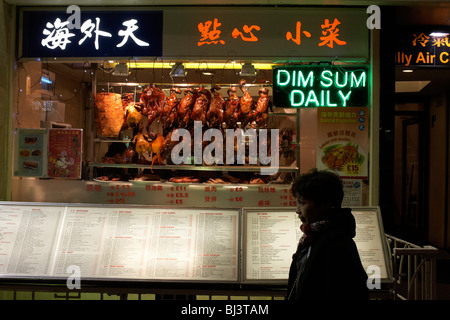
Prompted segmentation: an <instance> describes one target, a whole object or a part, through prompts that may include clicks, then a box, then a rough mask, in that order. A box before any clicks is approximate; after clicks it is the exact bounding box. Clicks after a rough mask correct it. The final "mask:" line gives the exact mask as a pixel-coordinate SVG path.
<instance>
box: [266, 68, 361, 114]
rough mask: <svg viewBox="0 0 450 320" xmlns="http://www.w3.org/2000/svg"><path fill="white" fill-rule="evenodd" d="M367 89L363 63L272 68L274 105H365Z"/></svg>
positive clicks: (289, 106)
mask: <svg viewBox="0 0 450 320" xmlns="http://www.w3.org/2000/svg"><path fill="white" fill-rule="evenodd" d="M368 92H369V90H368V73H367V67H366V66H352V67H342V66H340V67H337V66H331V65H327V66H309V65H307V66H285V67H275V68H274V69H273V102H274V105H275V106H277V107H282V108H317V107H366V106H367V105H368V96H369V95H368Z"/></svg>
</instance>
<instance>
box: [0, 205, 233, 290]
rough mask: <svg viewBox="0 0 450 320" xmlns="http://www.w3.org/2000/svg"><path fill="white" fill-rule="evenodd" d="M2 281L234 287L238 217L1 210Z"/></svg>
mask: <svg viewBox="0 0 450 320" xmlns="http://www.w3.org/2000/svg"><path fill="white" fill-rule="evenodd" d="M0 209H1V210H3V211H2V212H1V213H2V214H1V216H0V235H1V236H0V237H3V238H1V239H2V240H0V277H1V276H23V275H33V276H39V277H56V278H67V277H68V276H69V275H71V273H70V272H69V271H68V270H69V269H70V268H71V267H72V266H76V267H78V268H79V270H80V272H81V277H82V279H83V278H84V279H98V278H115V279H141V280H195V281H215V282H217V281H221V282H230V281H232V282H236V281H238V280H239V245H240V243H239V237H238V235H239V229H238V228H239V210H237V209H232V210H228V209H181V210H179V209H168V208H154V207H114V206H76V205H75V206H67V207H57V206H55V207H52V206H39V205H24V206H21V205H17V204H16V205H10V206H8V205H4V206H0Z"/></svg>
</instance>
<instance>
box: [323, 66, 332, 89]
mask: <svg viewBox="0 0 450 320" xmlns="http://www.w3.org/2000/svg"><path fill="white" fill-rule="evenodd" d="M327 75H329V76H330V77H331V76H333V73H332V72H331V71H330V70H324V71H322V73H321V74H320V78H321V79H322V80H320V85H321V86H323V87H326V88H328V87H330V86H331V85H332V84H333V79H331V78H328V77H327ZM324 80H326V82H324Z"/></svg>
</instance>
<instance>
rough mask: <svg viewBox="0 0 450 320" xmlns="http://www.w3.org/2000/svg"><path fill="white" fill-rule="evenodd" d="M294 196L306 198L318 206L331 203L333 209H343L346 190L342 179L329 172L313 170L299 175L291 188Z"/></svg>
mask: <svg viewBox="0 0 450 320" xmlns="http://www.w3.org/2000/svg"><path fill="white" fill-rule="evenodd" d="M291 191H292V195H293V196H294V197H296V198H300V197H302V198H304V199H306V200H309V201H312V202H314V204H316V205H321V204H326V203H329V204H330V205H331V206H333V207H338V208H340V207H341V204H342V200H343V199H344V188H343V186H342V180H341V178H340V177H339V176H338V175H337V174H335V173H334V172H332V171H329V170H317V169H315V168H314V169H312V170H310V171H309V172H308V173H304V174H301V175H299V176H298V177H297V178H296V179H295V180H294V182H293V183H292V187H291Z"/></svg>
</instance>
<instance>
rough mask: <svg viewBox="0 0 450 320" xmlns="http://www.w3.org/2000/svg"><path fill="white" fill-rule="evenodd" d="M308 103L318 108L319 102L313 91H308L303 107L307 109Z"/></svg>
mask: <svg viewBox="0 0 450 320" xmlns="http://www.w3.org/2000/svg"><path fill="white" fill-rule="evenodd" d="M310 103H315V104H316V107H318V106H319V101H318V100H317V96H316V93H315V92H314V90H310V91H309V93H308V98H306V102H305V107H308V106H309V104H310Z"/></svg>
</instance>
